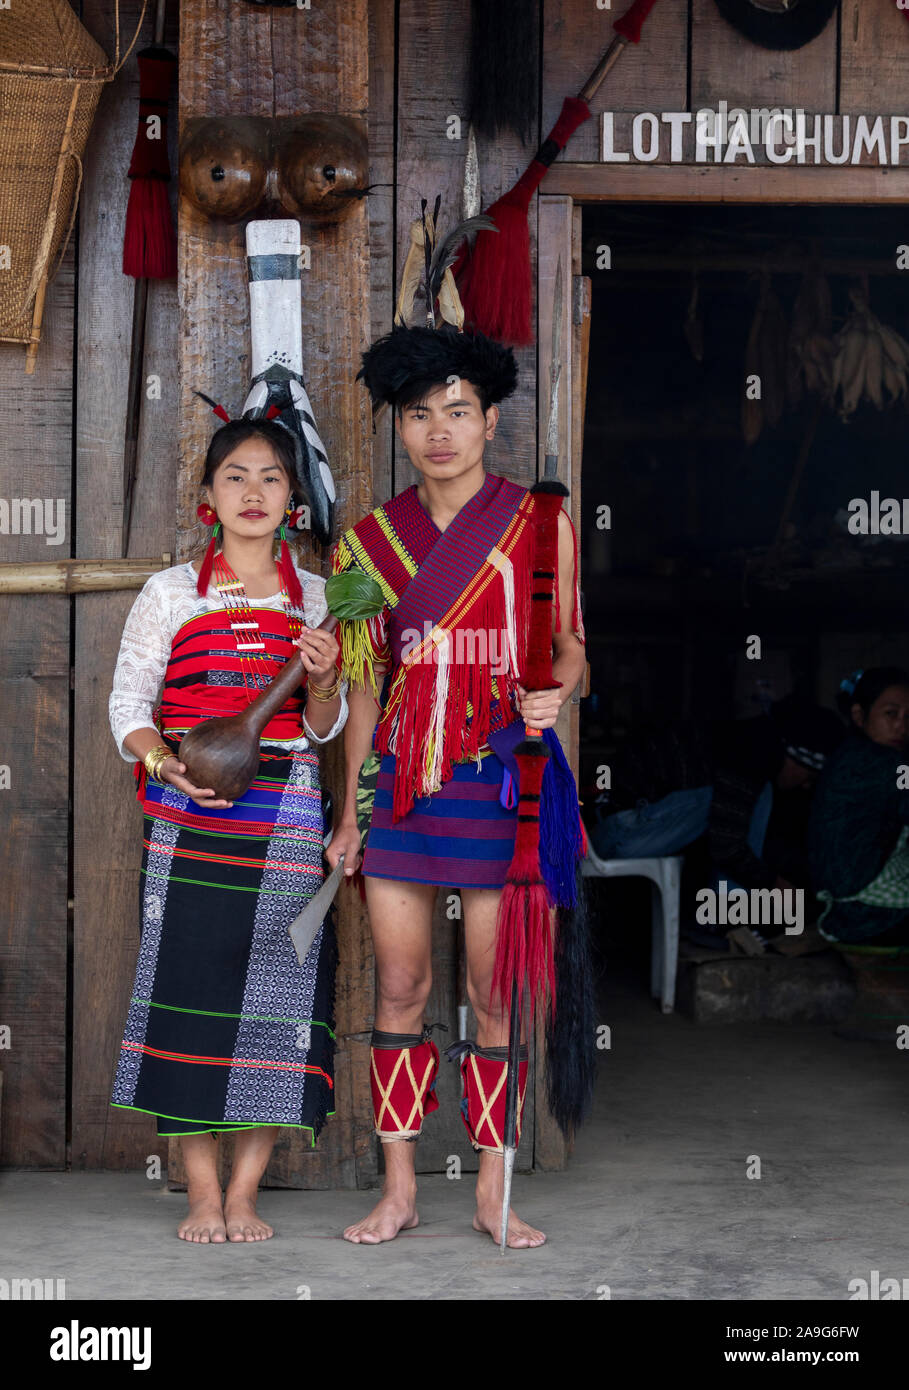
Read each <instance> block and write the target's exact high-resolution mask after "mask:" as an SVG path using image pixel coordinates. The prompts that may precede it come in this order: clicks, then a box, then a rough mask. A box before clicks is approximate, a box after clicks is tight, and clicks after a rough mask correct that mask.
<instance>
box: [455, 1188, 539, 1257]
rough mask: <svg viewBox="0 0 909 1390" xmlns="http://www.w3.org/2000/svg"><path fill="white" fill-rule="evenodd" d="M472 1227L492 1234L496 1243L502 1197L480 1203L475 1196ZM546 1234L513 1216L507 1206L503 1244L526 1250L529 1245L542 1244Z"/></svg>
mask: <svg viewBox="0 0 909 1390" xmlns="http://www.w3.org/2000/svg"><path fill="white" fill-rule="evenodd" d="M473 1228H474V1230H475V1231H485V1232H486V1233H487V1235H490V1236H492V1238H493V1240H494V1241H495V1243H496V1245H498V1243H499V1240H500V1239H501V1235H502V1199H501V1197H500V1198H499V1200H498V1201H497V1202H489V1203H481V1201H480V1199H479V1197H478V1198H477V1210H476V1215H475V1216H474V1218H473ZM545 1241H546V1236H545V1234H544V1233H543V1232H542V1231H538V1230H537V1229H536V1227H535V1226H528V1224H527V1222H526V1221H522V1220H521V1218H520V1217H519V1216H515V1214H514V1212H513V1211H512V1209H511V1208H510V1207H509V1208H508V1235H507V1237H506V1239H505V1244H506V1245H508V1246H510V1247H511V1249H512V1250H526V1249H528V1248H530V1247H535V1246H537V1245H543V1244H544V1243H545Z"/></svg>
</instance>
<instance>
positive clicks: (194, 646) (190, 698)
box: [133, 608, 306, 801]
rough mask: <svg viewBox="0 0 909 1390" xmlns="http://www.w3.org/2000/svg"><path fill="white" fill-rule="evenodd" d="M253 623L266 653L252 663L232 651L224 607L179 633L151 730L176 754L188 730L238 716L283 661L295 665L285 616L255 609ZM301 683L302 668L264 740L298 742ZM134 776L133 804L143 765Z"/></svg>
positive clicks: (141, 789) (141, 790) (141, 793)
mask: <svg viewBox="0 0 909 1390" xmlns="http://www.w3.org/2000/svg"><path fill="white" fill-rule="evenodd" d="M256 621H257V622H258V624H259V636H258V640H259V641H262V642H264V643H265V650H264V651H263V652H259V653H258V654H257V655H256V657H255V658H251V657H250V655H249V654H248V653H240V652H238V651H237V650H236V638H235V636H234V634H233V632H232V630H231V627H230V614H229V613H228V612H226V611H225V610H224V609H223V608H222V609H215V610H214V611H213V612H205V613H198V614H196V616H195V617H194V618H189V619H188V620H187V621H186V622H185V623H183V624H182V626H181V627H180V628H179V629H178V631H177V634H176V636H175V637H174V641H173V646H172V648H171V654H170V658H169V660H168V663H167V669H166V671H165V673H164V686H163V691H162V694H161V703H160V704H159V706H158V708H157V709H156V710H155V714H154V722H155V727H156V728H157V730H158V732H159V733H160V734H161V735H162V737H163V739H164V741H165V742H166V743H168V744H170V745H171V746H173V747H174V751H176V749H177V747H178V746H179V743H180V740H181V738H182V737H183V735H184V734H185V733H186V731H187V729H191V728H192V727H193V726H194V725H195V724H200V723H201V722H202V720H203V719H211V718H213V717H216V716H221V717H227V716H229V715H234V714H240V713H242V711H243V710H245V709H246V707H247V705H248V704H249V703H250V700H252V699H254V698H255V696H256V695H257V694H258V693H259V691H260V690H263V689H264V688H265V686H266V685H269V684H270V683H271V681H272V680H273V679H274V677H275V676H276V675H277V674H278V672H279V671H280V670H281V668H282V666H283V665H284V663H285V662H286V661H291V660H293V661H298V660H299V652H298V649H297V648H296V647H295V646H294V645H293V642H292V641H291V634H290V627H289V625H288V622H287V616H286V614H284V613H281V612H279V611H278V610H277V609H273V608H257V609H256ZM241 657H242V658H243V659H242V660H241ZM253 671H254V672H255V676H253V674H252V672H253ZM254 679H255V682H256V687H255V688H254V687H253V680H254ZM305 681H306V672H305V671H304V669H303V665H302V663H300V687H299V688H298V690H297V691H295V692H294V694H293V695H291V697H290V698H289V699H288V700H287V701H285V703H284V704H283V705H282V706H281V708H280V709H279V710H278V712H277V713H276V714H275V715H273V716H272V718H271V719H270V720H269V721H268V723H267V724H266V726H265V728H264V729H263V730H262V739H263V741H266V742H267V741H268V740H269V739H273V740H277V741H280V742H285V741H288V740H290V739H296V738H300V736H301V735H302V733H303V726H302V722H301V721H302V714H303V707H304V705H305V702H306V694H305ZM133 776H134V777H135V779H136V782H137V784H138V785H137V790H136V799H137V801H143V800H144V799H145V783H146V776H147V774H146V771H145V766H144V764H143V763H142V762H136V763H134V764H133Z"/></svg>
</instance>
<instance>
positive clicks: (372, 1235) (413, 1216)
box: [344, 1184, 420, 1245]
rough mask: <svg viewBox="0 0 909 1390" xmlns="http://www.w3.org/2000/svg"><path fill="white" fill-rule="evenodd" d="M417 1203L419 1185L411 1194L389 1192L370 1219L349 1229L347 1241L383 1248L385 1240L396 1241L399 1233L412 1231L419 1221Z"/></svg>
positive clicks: (370, 1214) (375, 1208) (374, 1208)
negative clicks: (382, 1244) (381, 1246)
mask: <svg viewBox="0 0 909 1390" xmlns="http://www.w3.org/2000/svg"><path fill="white" fill-rule="evenodd" d="M416 1200H417V1188H416V1184H414V1186H413V1188H412V1189H411V1191H410V1192H409V1193H408V1192H401V1191H393V1192H388V1193H386V1194H385V1196H383V1197H382V1198H381V1200H380V1201H378V1202H377V1203H376V1205H375V1206H374V1207H373V1209H372V1211H371V1212H370V1213H369V1215H368V1216H364V1218H363V1220H362V1221H356V1222H354V1224H353V1225H352V1226H348V1227H347V1229H346V1231H345V1232H344V1239H345V1240H350V1241H353V1243H354V1245H380V1244H381V1242H382V1241H383V1240H394V1238H395V1236H396V1235H397V1234H398V1232H399V1231H412V1230H413V1228H414V1226H416V1225H418V1224H419V1220H420V1218H419V1217H418V1216H417V1207H416Z"/></svg>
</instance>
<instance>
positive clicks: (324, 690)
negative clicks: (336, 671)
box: [306, 676, 341, 701]
mask: <svg viewBox="0 0 909 1390" xmlns="http://www.w3.org/2000/svg"><path fill="white" fill-rule="evenodd" d="M306 689H307V691H308V692H309V694H310V695H311V696H312V698H313V699H314V700H325V701H328V700H333V699H334V698H335V696H336V695H337V693H338V691H339V690H340V689H341V677H340V676H335V679H334V681H333V683H332V684H331V685H326V686H320V685H313V684H312V682H311V681H310V682H308V683H307V686H306Z"/></svg>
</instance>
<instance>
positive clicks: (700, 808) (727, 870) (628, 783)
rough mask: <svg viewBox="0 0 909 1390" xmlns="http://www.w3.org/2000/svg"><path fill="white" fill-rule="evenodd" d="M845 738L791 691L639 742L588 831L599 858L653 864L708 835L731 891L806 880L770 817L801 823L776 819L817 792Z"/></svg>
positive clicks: (715, 864) (829, 715) (798, 852)
mask: <svg viewBox="0 0 909 1390" xmlns="http://www.w3.org/2000/svg"><path fill="white" fill-rule="evenodd" d="M843 732H844V731H843V726H842V724H841V722H840V720H839V719H838V718H837V717H836V715H835V714H834V713H833V711H832V710H826V709H822V708H821V707H820V706H818V705H812V704H810V703H808V702H806V701H803V700H800V699H798V698H797V697H795V696H791V695H790V696H786V698H785V699H782V700H778V701H776V702H775V703H774V704H773V705H771V707H770V710H769V712H768V713H766V714H761V715H757V716H756V717H754V718H750V719H739V720H734V721H729V722H727V723H724V724H722V725H718V726H717V727H715V728H713V729H711V730H707V729H701V728H699V727H697V726H696V725H689V726H687V727H685V728H679V729H664V730H662V731H660V732H659V733H658V734H657V735H655V736H651V737H649V738H648V737H641V736H639V737H638V738H636V739H634V740H632V741H630V742H629V744H628V745H627V746H626V747H625V748H624V749H623V750H621V753H620V756H619V757H618V758H617V759H616V766H615V777H614V788H615V790H614V792H613V794H612V796H611V798H610V800H609V802H608V806H609V814H607V815H605V816H601V818H600V819H599V821H598V823H597V824H596V825H594V826H592V827H591V828H590V840H591V843H592V845H593V848H594V850H595V852H596V853H597V854H598V855H599V856H600V858H601V859H635V858H649V857H652V856H660V855H667V854H679V853H680V852H681V851H682V850H683V849H685V848H686V847H688V846H689V845H692V844H693V843H694V841H695V840H697V839H699V838H700V837H701V836H702V835H705V834H706V837H707V850H708V854H709V857H710V861H711V869H712V873H713V878H714V880H715V882H718V881H719V880H720V879H722V880H724V881H725V882H726V883H727V884H728V886H729V888H730V889H731V888H733V887H742V888H749V889H751V888H791V887H792V886H793V882H794V881H796V880H799V879H801V878H802V877H803V876H804V878H805V880H806V881H807V874H808V870H807V863H806V862H805V855H804V846H803V844H800V843H792V842H791V841H792V839H793V836H792V832H791V829H786V830H784V831H783V833H782V835H781V834H780V833H777V834H773V827H772V826H771V815H772V814H773V815H774V818H775V821H776V822H778V823H782V822H785V824H786V825H787V827H791V825H792V823H793V820H794V819H797V818H793V817H792V816H786V817H781V816H780V815H779V814H778V813H779V811H780V809H781V808H780V802H781V800H782V799H783V798H781V797H780V795H779V794H780V793H787V792H811V791H812V790H813V788H814V784H815V782H816V780H817V777H818V774H819V772H820V769H821V768H822V767H823V766H824V762H825V760H826V758H827V757H828V756H829V755H830V754H831V753H832V752H833V750H834V749H835V748H836V747H837V745H838V744H839V742H840V741H841V739H842V738H843ZM598 810H599V808H598ZM796 838H801V837H798V836H797V837H796ZM803 866H804V867H803Z"/></svg>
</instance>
